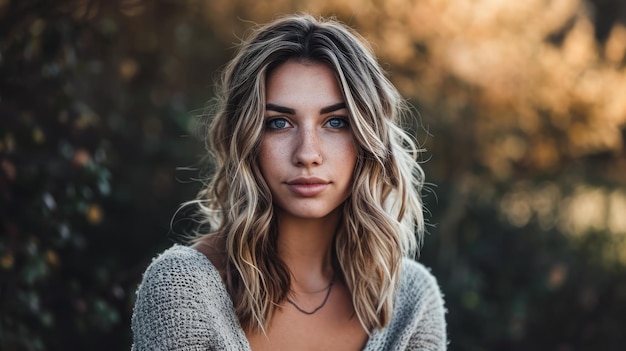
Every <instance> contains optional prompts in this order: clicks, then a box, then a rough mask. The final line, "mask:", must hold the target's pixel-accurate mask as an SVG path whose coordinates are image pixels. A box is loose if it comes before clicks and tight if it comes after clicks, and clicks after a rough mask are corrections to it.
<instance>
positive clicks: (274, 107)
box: [265, 102, 346, 115]
mask: <svg viewBox="0 0 626 351" xmlns="http://www.w3.org/2000/svg"><path fill="white" fill-rule="evenodd" d="M344 108H346V103H345V102H340V103H336V104H334V105H330V106H326V107H323V108H322V109H320V114H322V115H324V114H327V113H331V112H335V111H337V110H341V109H344ZM265 109H266V110H268V111H274V112H278V113H286V114H289V115H295V114H296V110H294V109H292V108H289V107H285V106H280V105H274V104H267V105H265Z"/></svg>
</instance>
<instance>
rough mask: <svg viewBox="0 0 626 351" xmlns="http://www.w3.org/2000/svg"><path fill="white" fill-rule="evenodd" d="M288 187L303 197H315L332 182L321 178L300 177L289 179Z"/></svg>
mask: <svg viewBox="0 0 626 351" xmlns="http://www.w3.org/2000/svg"><path fill="white" fill-rule="evenodd" d="M286 184H287V187H288V188H289V190H291V191H292V192H293V193H294V194H296V195H298V196H301V197H314V196H317V195H319V194H320V193H322V192H323V191H324V190H326V188H327V187H328V186H329V185H330V182H329V181H327V180H325V179H321V178H315V177H310V178H305V177H299V178H295V179H291V180H289V181H288V182H287V183H286Z"/></svg>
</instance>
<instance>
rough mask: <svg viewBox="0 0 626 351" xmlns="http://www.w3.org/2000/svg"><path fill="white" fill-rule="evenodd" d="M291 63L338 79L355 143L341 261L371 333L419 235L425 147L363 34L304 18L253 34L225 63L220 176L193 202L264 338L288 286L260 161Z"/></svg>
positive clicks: (243, 308) (240, 304)
mask: <svg viewBox="0 0 626 351" xmlns="http://www.w3.org/2000/svg"><path fill="white" fill-rule="evenodd" d="M288 60H296V61H297V60H302V61H308V62H319V63H322V64H325V65H327V66H328V67H330V68H331V69H332V71H333V72H334V74H335V76H336V78H337V82H338V84H339V86H340V89H341V92H342V94H343V97H344V99H345V103H346V105H347V109H348V111H349V115H350V125H351V128H352V133H353V135H354V140H355V142H356V144H357V149H358V156H357V163H356V167H355V169H354V176H353V179H354V181H353V185H352V194H351V196H350V197H349V198H348V199H347V200H346V202H345V203H344V207H343V216H342V222H341V223H340V226H339V228H338V230H337V234H336V237H335V241H334V250H333V253H334V256H335V257H334V260H335V262H337V266H338V267H336V268H337V269H339V270H340V273H341V274H342V275H343V277H344V279H345V282H346V284H347V287H348V289H349V290H350V292H351V294H352V303H353V305H354V309H355V311H356V316H357V317H358V319H359V321H360V322H361V324H362V325H363V327H364V328H365V330H366V331H368V333H371V332H372V331H373V330H374V329H378V328H383V327H385V326H386V325H387V324H388V323H389V321H390V319H391V314H392V311H393V303H394V295H395V291H396V287H397V285H398V279H399V271H400V267H401V260H402V257H403V256H410V255H413V254H415V252H416V250H417V249H418V247H419V244H420V243H421V238H422V235H423V232H424V219H423V211H422V202H421V198H420V193H421V190H422V186H423V183H424V174H423V171H422V169H421V167H420V165H419V163H418V161H417V158H418V156H419V152H420V150H419V149H418V148H417V145H416V144H415V142H414V141H413V139H412V138H411V137H410V136H409V135H408V134H407V133H406V132H405V131H404V130H403V129H401V128H400V127H399V122H400V120H401V119H402V117H403V116H404V115H405V114H407V113H408V112H409V111H410V109H409V108H408V107H407V106H406V103H405V101H404V99H403V98H402V97H401V96H400V95H399V93H398V91H397V90H396V88H395V87H394V86H393V85H392V84H391V83H390V82H389V80H388V79H387V78H386V76H385V74H384V72H383V70H382V69H381V67H380V65H379V64H378V63H377V61H376V59H375V58H374V55H373V54H372V51H371V49H370V48H369V46H367V44H366V42H365V40H363V39H362V38H361V37H360V36H359V35H358V34H357V33H355V32H354V31H352V30H351V29H350V28H348V27H347V26H345V25H343V24H341V23H339V22H337V21H335V20H330V19H316V18H314V17H311V16H309V15H298V16H289V17H285V18H281V19H278V20H276V21H274V22H272V23H270V24H268V25H266V26H263V27H260V28H258V29H257V30H255V31H254V32H253V33H252V35H251V36H250V37H249V38H248V39H247V40H246V41H244V42H243V44H242V45H241V46H240V48H239V51H238V53H237V54H236V56H235V57H234V58H233V59H232V61H231V62H230V64H229V65H228V66H227V67H226V68H225V70H224V73H223V77H222V81H221V85H220V86H219V89H218V94H217V95H218V97H217V104H216V106H215V110H214V112H213V115H212V116H211V117H212V118H213V120H212V122H211V124H210V127H209V130H208V135H207V144H208V148H209V150H210V152H211V153H212V154H213V155H214V167H215V171H214V173H213V175H212V177H211V179H210V181H209V182H208V183H207V184H206V186H205V187H203V189H202V190H201V191H200V193H199V195H198V198H197V200H196V201H193V202H195V203H196V204H198V206H199V211H200V219H201V222H202V224H204V225H205V227H206V226H208V227H209V228H210V229H209V230H208V231H209V233H208V234H206V233H200V234H198V236H197V237H196V238H195V239H194V240H195V241H202V240H205V239H211V238H212V239H219V240H218V241H219V242H221V243H223V244H224V247H223V249H224V250H225V252H226V254H227V264H226V269H225V270H226V287H227V289H228V291H229V293H230V295H231V297H232V300H233V303H234V307H235V312H236V315H237V317H238V318H239V321H240V323H241V325H242V327H243V328H244V329H246V330H260V331H265V327H266V326H267V324H268V322H269V320H270V319H271V316H272V314H273V312H274V311H275V309H276V307H277V306H278V304H279V303H281V302H282V301H283V300H284V299H285V298H286V296H287V293H288V291H289V287H290V274H289V270H288V267H286V266H285V264H284V263H283V262H281V260H280V259H279V257H278V255H277V251H276V237H277V235H276V234H277V233H276V227H275V216H274V208H273V206H272V195H271V193H270V190H269V187H268V186H267V184H266V182H265V180H264V179H263V177H262V175H261V172H260V170H259V165H258V163H257V155H258V150H259V144H260V141H261V138H262V136H263V129H264V122H263V119H264V113H265V105H266V101H265V96H266V90H265V89H266V87H265V82H266V78H267V77H268V75H269V72H271V70H272V69H274V68H276V67H278V66H279V65H280V64H282V63H284V62H286V61H288Z"/></svg>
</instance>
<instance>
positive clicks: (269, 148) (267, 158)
mask: <svg viewBox="0 0 626 351" xmlns="http://www.w3.org/2000/svg"><path fill="white" fill-rule="evenodd" d="M277 144H279V143H276V142H272V141H271V140H263V141H261V145H260V146H259V154H258V158H257V160H258V161H257V162H258V164H259V168H260V170H261V174H262V175H263V177H264V178H265V179H266V181H267V178H268V176H269V175H271V174H272V171H275V170H276V168H277V167H278V165H279V162H278V161H279V160H280V157H281V150H283V151H284V148H281V147H280V145H277Z"/></svg>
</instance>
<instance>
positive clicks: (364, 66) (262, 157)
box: [132, 15, 446, 350]
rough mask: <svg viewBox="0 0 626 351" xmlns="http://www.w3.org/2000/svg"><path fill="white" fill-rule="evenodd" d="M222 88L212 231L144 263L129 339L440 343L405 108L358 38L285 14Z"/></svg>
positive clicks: (257, 345)
mask: <svg viewBox="0 0 626 351" xmlns="http://www.w3.org/2000/svg"><path fill="white" fill-rule="evenodd" d="M220 87H221V89H220V90H219V91H218V97H219V100H218V106H217V109H216V110H215V115H214V116H213V121H212V123H211V126H210V129H209V134H208V136H207V140H208V144H209V149H210V152H211V153H212V154H213V155H214V157H215V160H214V164H215V172H214V175H213V176H212V178H211V180H210V182H208V183H207V185H206V186H205V187H204V189H203V190H202V191H201V192H200V194H199V196H198V199H197V200H196V201H193V203H195V204H197V205H198V206H199V208H200V215H201V221H202V222H203V224H205V226H203V227H207V226H208V227H209V228H210V229H209V230H208V233H204V234H199V235H198V236H197V237H196V238H195V239H194V244H193V245H192V246H190V247H188V246H178V245H176V246H174V247H172V248H170V249H169V250H167V251H166V252H164V253H163V254H161V255H160V256H159V257H158V258H157V259H155V260H154V261H153V262H152V264H151V265H150V267H149V268H148V269H147V271H146V273H145V274H144V278H143V282H142V284H141V286H140V288H139V290H138V291H137V302H136V306H135V310H134V314H133V320H132V327H133V332H134V345H133V349H134V350H157V349H158V350H207V349H211V350H250V349H252V350H362V349H366V350H404V349H410V350H444V349H445V348H446V333H445V319H444V309H443V301H442V297H441V294H440V291H439V288H438V286H437V283H436V281H435V280H434V278H433V277H432V276H431V275H430V274H429V273H428V272H427V271H426V270H425V269H424V268H423V267H422V266H421V265H420V264H418V263H416V262H415V261H412V260H410V259H409V258H406V257H408V256H411V255H413V254H414V253H415V251H416V250H417V249H418V242H419V240H418V238H421V235H422V232H423V230H424V220H423V216H422V203H421V199H420V191H421V188H422V185H423V178H424V177H423V172H422V169H421V168H420V166H419V164H418V163H417V160H416V158H417V155H418V150H417V149H416V147H415V144H414V143H413V141H412V139H411V138H410V137H409V136H408V135H407V134H405V132H404V131H403V130H402V129H400V128H399V127H398V126H397V123H398V121H399V118H400V117H401V116H402V114H403V113H405V112H407V111H409V109H408V108H406V106H405V105H404V101H403V99H402V98H401V97H400V96H399V94H398V92H397V90H396V89H395V88H394V87H393V86H392V84H391V83H390V82H389V81H388V80H387V78H386V77H385V75H384V73H383V71H382V69H381V68H380V66H379V65H378V63H377V62H376V60H375V58H374V57H373V55H372V53H371V51H370V49H369V48H368V47H367V46H366V44H365V43H364V41H363V40H362V39H361V38H360V37H359V36H358V35H357V34H356V33H354V32H353V31H351V30H350V29H349V28H347V27H345V26H344V25H342V24H340V23H338V22H336V21H332V20H317V19H315V18H313V17H311V16H307V15H304V16H291V17H286V18H282V19H279V20H277V21H275V22H273V23H271V24H269V25H267V26H264V27H262V28H260V29H258V30H256V31H255V32H254V33H253V34H252V36H251V37H250V38H249V39H248V40H247V41H245V42H244V43H243V44H242V45H241V47H240V49H239V52H238V54H237V55H236V57H235V58H234V59H233V60H232V61H231V63H230V64H229V65H228V66H227V67H226V69H225V72H224V75H223V80H222V82H221V86H220ZM416 231H417V233H418V235H417V236H416V235H415V233H416Z"/></svg>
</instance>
